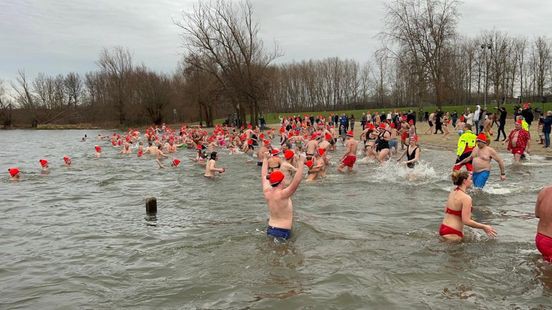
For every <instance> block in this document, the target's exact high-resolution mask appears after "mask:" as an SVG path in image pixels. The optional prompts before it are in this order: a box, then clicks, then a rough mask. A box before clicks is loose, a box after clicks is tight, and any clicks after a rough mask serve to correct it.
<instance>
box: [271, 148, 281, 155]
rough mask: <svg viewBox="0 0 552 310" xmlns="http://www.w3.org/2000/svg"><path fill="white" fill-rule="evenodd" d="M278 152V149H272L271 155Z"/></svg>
mask: <svg viewBox="0 0 552 310" xmlns="http://www.w3.org/2000/svg"><path fill="white" fill-rule="evenodd" d="M278 154H280V150H279V149H272V155H278Z"/></svg>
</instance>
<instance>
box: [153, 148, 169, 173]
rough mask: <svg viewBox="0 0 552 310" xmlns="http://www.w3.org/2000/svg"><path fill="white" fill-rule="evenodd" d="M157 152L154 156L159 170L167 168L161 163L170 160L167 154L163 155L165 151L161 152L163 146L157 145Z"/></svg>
mask: <svg viewBox="0 0 552 310" xmlns="http://www.w3.org/2000/svg"><path fill="white" fill-rule="evenodd" d="M156 150H157V152H156V153H155V154H154V155H155V162H157V164H158V165H159V168H165V166H164V165H163V164H162V163H161V160H163V159H165V158H168V157H169V156H167V155H166V154H165V153H163V151H161V144H158V145H157V148H156Z"/></svg>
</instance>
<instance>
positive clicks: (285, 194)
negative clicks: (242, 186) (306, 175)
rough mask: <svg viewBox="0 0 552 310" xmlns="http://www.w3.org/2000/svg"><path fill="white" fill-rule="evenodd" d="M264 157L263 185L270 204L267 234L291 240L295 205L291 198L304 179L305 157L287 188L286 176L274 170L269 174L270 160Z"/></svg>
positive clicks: (301, 159) (302, 158) (300, 161)
mask: <svg viewBox="0 0 552 310" xmlns="http://www.w3.org/2000/svg"><path fill="white" fill-rule="evenodd" d="M268 157H269V156H264V157H263V165H262V169H261V183H262V185H263V193H264V197H265V199H266V202H267V204H268V212H269V219H268V228H267V230H266V234H267V235H268V236H271V237H275V238H282V239H289V238H290V237H291V226H292V223H293V204H292V202H291V196H292V195H293V193H295V191H296V190H297V188H298V187H299V183H301V180H302V179H303V167H304V164H303V163H304V157H302V156H301V158H300V159H299V162H298V167H297V172H296V173H295V176H294V177H293V179H292V181H291V183H290V184H289V186H287V187H285V184H284V183H285V182H283V181H284V179H285V175H284V174H283V173H282V171H280V170H274V171H273V172H272V173H270V174H268V159H267V158H268Z"/></svg>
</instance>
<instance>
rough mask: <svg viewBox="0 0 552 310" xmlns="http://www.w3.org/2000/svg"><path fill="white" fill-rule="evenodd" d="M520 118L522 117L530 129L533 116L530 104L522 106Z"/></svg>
mask: <svg viewBox="0 0 552 310" xmlns="http://www.w3.org/2000/svg"><path fill="white" fill-rule="evenodd" d="M521 116H523V119H524V120H525V121H526V122H527V125H529V127H531V123H532V122H533V119H534V115H533V110H532V109H531V104H530V103H525V104H524V105H523V110H521Z"/></svg>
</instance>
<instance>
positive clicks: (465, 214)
mask: <svg viewBox="0 0 552 310" xmlns="http://www.w3.org/2000/svg"><path fill="white" fill-rule="evenodd" d="M451 177H452V183H453V184H454V185H456V188H455V189H454V190H453V191H452V192H450V194H449V197H448V200H447V203H446V205H445V218H444V219H443V222H442V224H441V227H439V235H441V236H442V237H443V239H445V240H447V241H460V240H462V238H464V232H463V230H464V225H468V226H470V227H473V228H477V229H482V230H483V231H485V233H486V234H487V235H488V236H489V237H495V236H496V230H495V229H494V228H493V227H492V226H490V225H485V224H481V223H478V222H476V221H474V220H472V219H471V215H472V213H471V212H472V198H471V197H470V196H469V195H468V194H466V190H467V189H468V188H470V186H471V185H472V178H471V174H470V173H469V172H467V171H462V172H460V171H457V170H455V171H453V172H452V176H451Z"/></svg>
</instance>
